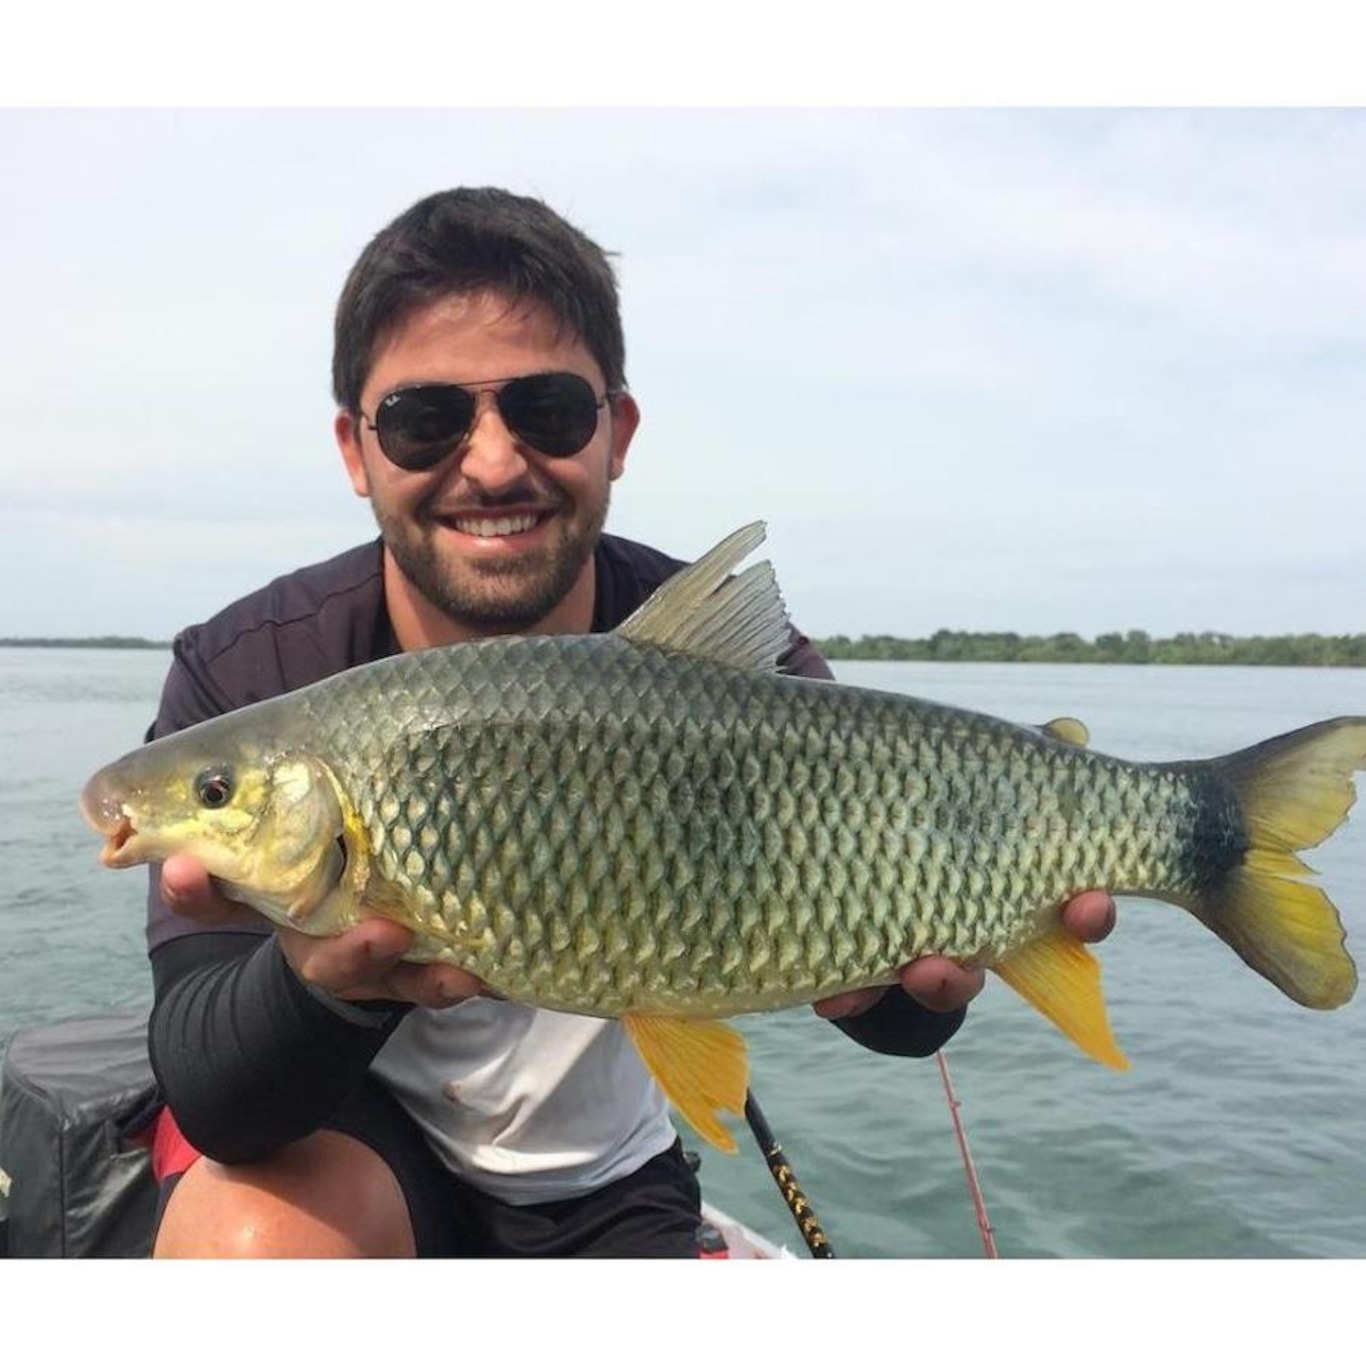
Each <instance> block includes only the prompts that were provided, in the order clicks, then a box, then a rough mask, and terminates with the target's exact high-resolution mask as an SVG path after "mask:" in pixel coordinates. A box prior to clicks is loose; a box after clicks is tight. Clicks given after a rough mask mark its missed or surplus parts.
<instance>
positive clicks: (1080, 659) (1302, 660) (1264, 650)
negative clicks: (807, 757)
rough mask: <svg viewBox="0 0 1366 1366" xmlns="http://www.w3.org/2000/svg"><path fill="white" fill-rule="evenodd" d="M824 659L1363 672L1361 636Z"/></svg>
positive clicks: (828, 643)
mask: <svg viewBox="0 0 1366 1366" xmlns="http://www.w3.org/2000/svg"><path fill="white" fill-rule="evenodd" d="M815 643H816V645H817V647H818V648H819V649H820V651H821V653H822V654H824V655H825V657H826V658H827V659H933V660H943V661H949V660H952V661H954V662H961V663H967V662H981V663H988V662H992V663H1013V664H1300V665H1309V666H1312V667H1314V668H1358V669H1360V668H1366V636H1316V635H1309V636H1245V637H1238V636H1226V635H1221V634H1219V633H1218V632H1215V631H1202V632H1201V633H1200V634H1198V635H1197V634H1195V633H1193V632H1183V633H1182V634H1180V635H1176V636H1172V637H1171V638H1170V639H1168V640H1154V639H1153V638H1152V637H1150V636H1149V635H1148V633H1147V632H1146V631H1128V632H1126V633H1124V634H1123V635H1121V634H1120V633H1119V632H1118V631H1110V632H1107V633H1106V634H1104V635H1099V636H1097V637H1096V638H1095V640H1093V641H1087V640H1083V639H1082V638H1081V637H1080V636H1078V635H1073V634H1072V633H1071V632H1070V631H1065V632H1063V633H1061V634H1059V635H1054V636H1022V635H1017V634H1016V633H1015V632H1013V631H1001V632H984V633H978V632H973V631H942V630H941V631H936V632H935V633H934V635H932V636H930V637H929V639H928V640H904V639H900V638H898V637H896V636H861V637H860V638H859V639H858V640H850V639H849V637H848V636H830V637H828V638H827V639H825V640H818V641H816V642H815Z"/></svg>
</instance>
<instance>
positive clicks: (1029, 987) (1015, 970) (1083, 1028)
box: [992, 927, 1129, 1072]
mask: <svg viewBox="0 0 1366 1366" xmlns="http://www.w3.org/2000/svg"><path fill="white" fill-rule="evenodd" d="M992 971H993V972H995V973H996V975H997V976H998V977H1000V978H1001V980H1002V981H1004V982H1007V983H1009V985H1010V986H1012V987H1014V988H1015V990H1016V991H1018V992H1019V993H1020V995H1021V996H1023V997H1024V998H1025V1000H1026V1001H1028V1002H1029V1004H1030V1005H1032V1006H1033V1007H1034V1009H1035V1010H1037V1011H1039V1012H1040V1014H1042V1015H1046V1016H1047V1017H1048V1018H1049V1019H1050V1020H1052V1021H1053V1023H1054V1024H1055V1025H1057V1026H1058V1028H1059V1029H1061V1030H1062V1032H1063V1033H1064V1034H1066V1035H1067V1037H1068V1038H1069V1039H1071V1040H1072V1042H1073V1043H1074V1044H1076V1045H1077V1047H1078V1048H1080V1049H1081V1051H1082V1052H1083V1053H1086V1054H1088V1055H1089V1056H1090V1057H1093V1058H1095V1060H1096V1061H1097V1062H1103V1063H1104V1064H1105V1065H1106V1066H1107V1067H1113V1068H1115V1069H1116V1070H1118V1071H1121V1072H1125V1071H1128V1068H1129V1060H1128V1059H1127V1058H1126V1057H1125V1056H1124V1054H1123V1053H1121V1052H1120V1050H1119V1045H1118V1044H1117V1043H1115V1038H1114V1035H1113V1034H1111V1033H1110V1021H1109V1020H1108V1019H1107V1018H1106V1014H1105V997H1104V994H1103V993H1102V992H1101V988H1100V964H1099V963H1098V962H1097V961H1096V959H1095V958H1094V957H1093V956H1092V955H1091V953H1090V952H1089V951H1088V949H1087V948H1086V945H1085V944H1083V943H1082V942H1081V941H1080V940H1079V939H1076V938H1074V937H1073V936H1072V935H1070V934H1068V933H1067V931H1066V930H1064V929H1062V928H1061V927H1059V928H1057V929H1053V930H1049V931H1048V933H1046V934H1045V935H1043V936H1042V937H1041V938H1039V939H1035V940H1034V941H1033V942H1032V943H1029V944H1026V945H1025V946H1024V947H1023V948H1020V949H1016V950H1015V951H1014V952H1013V953H1011V954H1009V955H1008V956H1007V957H1006V958H1004V959H1002V960H1001V962H999V963H995V964H993V965H992Z"/></svg>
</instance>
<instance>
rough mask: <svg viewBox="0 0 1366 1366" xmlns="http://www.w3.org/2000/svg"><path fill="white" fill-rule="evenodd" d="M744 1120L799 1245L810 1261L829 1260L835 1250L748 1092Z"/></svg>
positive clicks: (762, 1115) (746, 1093) (762, 1114)
mask: <svg viewBox="0 0 1366 1366" xmlns="http://www.w3.org/2000/svg"><path fill="white" fill-rule="evenodd" d="M745 1119H746V1121H747V1122H748V1124H749V1129H750V1132H751V1133H752V1134H753V1135H754V1139H755V1142H757V1143H758V1145H759V1151H760V1152H761V1153H763V1155H764V1161H765V1162H767V1163H768V1170H769V1172H770V1173H771V1174H772V1176H773V1179H774V1181H776V1182H777V1183H778V1189H779V1190H780V1191H782V1193H783V1199H784V1200H785V1201H787V1207H788V1209H789V1210H791V1211H792V1217H793V1219H795V1220H796V1222H797V1228H798V1229H799V1230H800V1232H801V1235H802V1241H803V1242H804V1243H805V1244H806V1245H807V1247H808V1248H809V1249H810V1251H811V1255H812V1256H813V1257H819V1258H829V1257H833V1256H834V1255H835V1250H834V1248H832V1247H831V1246H830V1240H829V1239H828V1238H827V1237H826V1236H825V1230H824V1229H823V1228H822V1227H821V1224H820V1220H819V1219H817V1218H816V1213H815V1211H814V1210H813V1209H812V1208H811V1202H810V1201H809V1200H807V1198H806V1195H805V1193H804V1192H803V1191H802V1188H801V1187H800V1186H799V1185H798V1184H797V1177H796V1175H795V1173H794V1172H793V1170H792V1167H791V1165H790V1164H789V1163H788V1160H787V1157H786V1155H785V1154H784V1152H783V1149H782V1145H781V1144H780V1143H779V1142H778V1140H777V1139H776V1138H775V1137H774V1135H773V1130H772V1129H770V1128H769V1127H768V1121H767V1120H766V1119H765V1118H764V1112H763V1111H762V1110H761V1109H760V1108H759V1102H758V1101H757V1100H755V1099H754V1092H753V1091H748V1090H747V1091H746V1092H745Z"/></svg>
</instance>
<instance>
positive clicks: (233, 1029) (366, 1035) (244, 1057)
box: [148, 932, 408, 1162]
mask: <svg viewBox="0 0 1366 1366" xmlns="http://www.w3.org/2000/svg"><path fill="white" fill-rule="evenodd" d="M151 961H152V976H153V981H154V984H155V988H156V991H155V998H156V1000H155V1005H154V1006H153V1008H152V1017H151V1021H150V1024H149V1026H148V1046H149V1049H150V1052H151V1058H152V1069H153V1071H154V1072H155V1073H156V1077H157V1081H158V1083H159V1084H160V1086H161V1090H162V1094H163V1095H164V1097H165V1099H166V1101H167V1103H168V1104H169V1105H170V1107H171V1110H172V1111H173V1112H174V1114H175V1117H176V1122H177V1123H178V1124H179V1125H180V1128H181V1130H182V1132H183V1133H184V1134H185V1137H186V1138H188V1139H189V1141H190V1142H191V1143H193V1144H194V1145H195V1147H196V1148H198V1149H199V1150H200V1152H202V1153H205V1154H207V1155H208V1156H209V1157H212V1158H214V1159H216V1160H217V1161H219V1162H248V1161H251V1160H252V1159H254V1158H257V1157H261V1156H264V1155H265V1154H266V1153H269V1152H272V1151H274V1150H275V1149H276V1148H279V1147H281V1146H283V1145H284V1144H286V1143H290V1142H292V1141H294V1140H295V1139H298V1138H302V1137H304V1136H305V1135H306V1134H309V1133H312V1132H313V1131H314V1130H315V1129H317V1128H319V1127H320V1126H321V1125H322V1124H323V1123H324V1122H325V1121H326V1119H327V1118H328V1116H329V1115H331V1114H332V1113H333V1112H334V1111H335V1110H336V1109H337V1107H338V1106H339V1105H340V1104H341V1102H342V1101H343V1100H344V1099H345V1098H346V1096H347V1095H348V1094H349V1093H350V1092H351V1090H352V1089H354V1087H356V1086H357V1085H358V1084H359V1083H360V1081H361V1079H362V1078H363V1076H364V1075H365V1071H366V1068H367V1067H368V1066H369V1064H370V1060H371V1059H372V1058H373V1057H374V1056H375V1054H376V1053H377V1052H379V1049H380V1047H381V1045H383V1043H384V1041H385V1040H386V1039H387V1038H388V1037H389V1035H390V1034H391V1033H393V1031H394V1029H395V1028H396V1027H397V1025H398V1023H399V1021H400V1020H401V1019H402V1018H403V1016H404V1015H405V1014H406V1013H407V1010H408V1007H406V1006H403V1005H399V1004H394V1003H390V1002H384V1003H380V1004H377V1005H375V1006H361V1005H348V1004H346V1003H338V1004H336V1005H329V1004H325V1003H324V1002H323V1001H322V1000H320V999H319V998H318V997H316V996H314V995H313V993H312V992H310V991H309V989H308V988H307V987H306V986H305V985H304V984H303V983H302V982H301V981H300V980H299V979H298V977H296V976H295V974H294V971H293V969H291V968H290V966H289V964H288V963H287V962H286V961H285V957H284V954H283V953H282V952H281V950H280V946H279V941H278V940H277V939H276V937H275V936H274V935H273V934H272V935H269V936H267V937H264V938H262V937H261V936H259V935H254V934H241V933H221V932H220V933H214V932H204V933H200V934H195V935H189V936H185V937H183V938H180V939H174V940H171V941H170V942H168V943H166V944H163V945H162V946H161V947H160V948H158V949H156V950H154V951H153V953H152V955H151ZM342 1012H344V1013H342Z"/></svg>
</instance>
